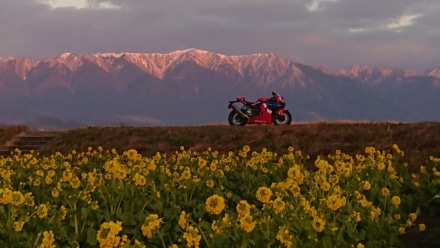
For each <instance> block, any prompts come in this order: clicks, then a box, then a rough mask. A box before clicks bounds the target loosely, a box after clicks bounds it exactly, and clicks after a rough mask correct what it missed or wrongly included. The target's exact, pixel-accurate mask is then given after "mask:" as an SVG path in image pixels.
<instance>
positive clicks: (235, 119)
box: [228, 110, 248, 126]
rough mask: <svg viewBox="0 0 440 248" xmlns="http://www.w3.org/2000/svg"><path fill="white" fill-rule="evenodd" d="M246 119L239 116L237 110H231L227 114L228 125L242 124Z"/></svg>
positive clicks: (244, 123)
mask: <svg viewBox="0 0 440 248" xmlns="http://www.w3.org/2000/svg"><path fill="white" fill-rule="evenodd" d="M247 121H248V119H247V118H244V117H243V116H241V115H240V114H239V113H238V112H237V111H235V110H232V111H231V112H230V113H229V116H228V122H229V125H230V126H244V125H246V123H247Z"/></svg>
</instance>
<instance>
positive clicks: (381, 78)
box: [0, 49, 440, 125]
mask: <svg viewBox="0 0 440 248" xmlns="http://www.w3.org/2000/svg"><path fill="white" fill-rule="evenodd" d="M271 91H278V92H280V93H281V94H282V95H283V96H284V97H285V99H286V100H287V102H288V105H287V107H288V108H289V109H290V110H291V112H293V115H294V121H312V120H340V119H344V120H372V121H376V120H393V121H422V120H439V119H440V112H439V111H438V110H437V107H436V106H440V98H439V97H438V95H440V68H437V69H432V70H429V71H427V72H426V73H419V72H415V71H402V70H392V69H386V68H370V67H364V66H360V65H354V66H352V67H351V68H347V69H344V70H339V71H332V70H330V69H328V68H324V67H315V66H309V65H304V64H301V63H295V62H293V61H290V60H287V59H284V58H282V57H280V56H277V55H275V54H251V55H241V56H226V55H222V54H217V53H214V52H210V51H202V50H197V49H188V50H178V51H174V52H171V53H165V54H160V53H150V54H148V53H119V54H116V53H105V54H86V55H78V54H72V53H64V54H61V55H59V56H55V57H52V58H47V59H42V60H36V59H27V58H11V57H8V58H0V123H5V124H10V123H26V122H29V121H34V120H35V119H38V118H47V117H48V116H49V117H51V118H53V117H55V118H59V119H60V120H69V121H73V122H75V123H84V124H86V125H89V124H93V125H115V124H122V123H124V124H127V125H197V124H207V123H214V122H225V121H226V118H227V114H228V111H229V110H228V109H227V108H226V106H227V101H228V100H233V99H234V98H235V97H236V96H245V97H247V98H248V100H253V99H254V98H256V97H258V96H269V95H270V93H271Z"/></svg>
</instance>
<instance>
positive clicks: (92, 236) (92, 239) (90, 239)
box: [87, 227, 98, 245]
mask: <svg viewBox="0 0 440 248" xmlns="http://www.w3.org/2000/svg"><path fill="white" fill-rule="evenodd" d="M96 233H97V231H96V230H95V228H93V227H90V228H89V230H87V244H89V245H96V244H97V243H98V241H97V240H96Z"/></svg>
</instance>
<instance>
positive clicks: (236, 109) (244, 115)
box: [231, 104, 249, 119]
mask: <svg viewBox="0 0 440 248" xmlns="http://www.w3.org/2000/svg"><path fill="white" fill-rule="evenodd" d="M231 107H232V108H233V109H234V110H235V111H236V112H237V113H239V114H240V115H241V116H242V117H244V118H246V119H249V116H247V115H246V114H245V113H243V112H242V111H241V110H240V109H239V108H238V107H237V106H235V104H231Z"/></svg>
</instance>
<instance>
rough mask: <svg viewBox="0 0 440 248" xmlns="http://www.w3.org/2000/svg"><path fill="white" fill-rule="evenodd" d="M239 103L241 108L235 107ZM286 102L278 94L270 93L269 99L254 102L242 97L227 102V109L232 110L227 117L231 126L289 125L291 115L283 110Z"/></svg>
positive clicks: (262, 98)
mask: <svg viewBox="0 0 440 248" xmlns="http://www.w3.org/2000/svg"><path fill="white" fill-rule="evenodd" d="M236 103H241V104H242V106H241V107H239V106H237V104H236ZM285 106H286V101H285V100H284V99H283V97H282V96H280V95H279V94H277V93H275V92H272V97H271V98H266V97H259V98H257V100H256V101H255V102H248V101H246V99H245V98H244V97H242V96H241V97H237V99H236V100H235V101H229V105H228V108H230V109H232V110H231V112H230V113H229V116H228V122H229V125H231V126H244V125H246V124H274V125H290V123H291V122H292V115H291V114H290V112H289V110H287V109H286V108H285Z"/></svg>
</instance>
